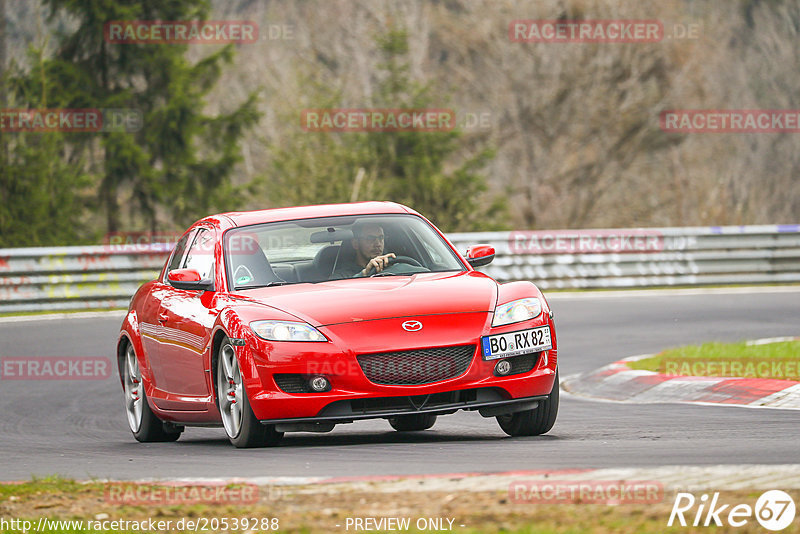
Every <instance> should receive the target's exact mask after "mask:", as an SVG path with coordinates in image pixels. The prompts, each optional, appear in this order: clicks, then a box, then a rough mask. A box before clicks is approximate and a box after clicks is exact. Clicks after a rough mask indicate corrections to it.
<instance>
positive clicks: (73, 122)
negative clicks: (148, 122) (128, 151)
mask: <svg viewBox="0 0 800 534" xmlns="http://www.w3.org/2000/svg"><path fill="white" fill-rule="evenodd" d="M142 125H143V116H142V112H141V111H139V110H137V109H130V108H115V109H110V108H104V109H98V108H81V109H59V108H51V109H0V131H3V132H17V133H22V132H137V131H139V130H141V129H142Z"/></svg>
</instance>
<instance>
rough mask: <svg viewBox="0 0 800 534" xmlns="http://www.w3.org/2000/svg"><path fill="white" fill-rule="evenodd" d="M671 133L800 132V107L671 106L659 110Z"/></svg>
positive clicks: (661, 124) (661, 125) (663, 125)
mask: <svg viewBox="0 0 800 534" xmlns="http://www.w3.org/2000/svg"><path fill="white" fill-rule="evenodd" d="M659 126H660V127H661V130H662V131H664V132H668V133H800V109H670V110H665V111H662V112H661V113H660V114H659Z"/></svg>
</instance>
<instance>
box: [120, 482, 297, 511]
mask: <svg viewBox="0 0 800 534" xmlns="http://www.w3.org/2000/svg"><path fill="white" fill-rule="evenodd" d="M265 489H267V488H265ZM266 493H267V496H268V498H269V499H270V500H276V499H278V498H280V496H281V495H282V492H281V490H280V488H278V487H269V488H268V491H267V492H266ZM259 497H260V488H259V487H258V486H256V485H255V484H247V483H241V484H231V483H222V482H220V483H203V484H199V483H184V482H175V483H159V484H157V485H156V484H151V483H126V482H118V483H109V484H106V487H105V501H106V503H108V504H114V505H131V506H179V505H194V504H255V503H257V502H258V500H259Z"/></svg>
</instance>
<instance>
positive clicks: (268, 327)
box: [250, 321, 328, 341]
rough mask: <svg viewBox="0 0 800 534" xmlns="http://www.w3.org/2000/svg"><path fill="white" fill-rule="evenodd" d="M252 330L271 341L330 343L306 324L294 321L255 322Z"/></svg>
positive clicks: (251, 324)
mask: <svg viewBox="0 0 800 534" xmlns="http://www.w3.org/2000/svg"><path fill="white" fill-rule="evenodd" d="M250 328H251V329H252V330H253V332H255V334H256V335H257V336H258V337H260V338H263V339H267V340H269V341H328V338H326V337H325V336H324V335H322V333H321V332H320V331H319V330H317V329H316V328H314V327H313V326H311V325H310V324H306V323H298V322H294V321H253V322H252V323H250Z"/></svg>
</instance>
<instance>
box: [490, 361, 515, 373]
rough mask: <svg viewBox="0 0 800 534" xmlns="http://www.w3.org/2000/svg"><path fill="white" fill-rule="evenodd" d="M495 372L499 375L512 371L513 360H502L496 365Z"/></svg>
mask: <svg viewBox="0 0 800 534" xmlns="http://www.w3.org/2000/svg"><path fill="white" fill-rule="evenodd" d="M494 372H495V373H496V374H497V375H499V376H505V375H507V374H508V373H510V372H511V362H509V361H508V360H500V361H499V362H497V365H495V366H494Z"/></svg>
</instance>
